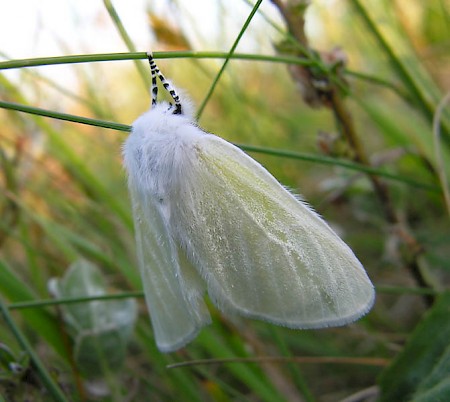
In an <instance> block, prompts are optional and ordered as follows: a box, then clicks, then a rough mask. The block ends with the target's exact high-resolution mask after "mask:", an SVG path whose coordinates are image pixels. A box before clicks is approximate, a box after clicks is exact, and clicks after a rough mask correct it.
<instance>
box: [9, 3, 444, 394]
mask: <svg viewBox="0 0 450 402" xmlns="http://www.w3.org/2000/svg"><path fill="white" fill-rule="evenodd" d="M183 3H184V4H183ZM237 3H239V6H240V7H241V6H243V5H244V6H246V7H247V8H245V7H241V9H242V10H244V11H245V12H243V13H242V15H241V14H239V13H237V14H234V13H233V12H232V9H231V8H232V7H233V6H232V5H231V3H229V2H218V3H217V4H218V7H219V8H218V9H219V10H220V13H219V14H218V15H216V16H214V18H217V21H218V24H217V28H216V29H217V31H216V33H217V32H219V33H220V35H215V36H214V38H215V41H213V40H212V39H211V41H210V42H208V40H209V38H201V39H202V41H199V38H198V35H197V36H196V35H195V24H196V23H197V24H198V23H201V21H200V22H198V21H197V22H195V20H194V19H192V15H190V14H189V11H188V9H189V7H187V5H186V3H185V2H171V3H170V4H171V5H170V7H169V8H170V15H169V16H167V13H166V14H164V13H162V12H161V11H160V10H158V9H157V8H154V7H153V6H152V4H150V3H149V5H148V9H147V16H148V19H149V28H151V30H150V31H151V32H150V33H149V37H148V39H147V41H148V47H147V48H145V49H136V48H135V47H134V45H133V42H134V40H133V39H134V38H132V37H131V36H129V35H128V34H127V30H128V27H127V26H126V24H122V23H121V20H120V13H118V12H117V11H116V10H115V9H114V8H113V4H111V3H110V1H107V0H105V1H104V6H105V10H107V12H108V13H107V14H106V13H105V15H109V18H110V20H109V21H108V24H113V26H115V27H116V28H117V32H118V35H120V37H121V38H122V40H123V42H124V44H125V46H126V50H125V51H126V52H127V53H121V54H119V53H118V52H119V51H120V52H123V51H124V50H123V49H124V48H123V47H122V48H121V49H120V50H119V51H118V52H117V53H108V54H89V55H88V54H86V55H80V56H73V57H72V56H69V55H70V54H73V52H71V51H70V49H71V43H65V42H64V41H63V40H61V42H60V46H61V52H60V54H62V55H63V56H62V57H60V58H52V57H50V58H46V59H19V60H12V61H9V60H8V57H7V55H4V60H5V61H2V62H0V69H1V70H2V73H0V106H1V107H2V108H3V110H0V116H1V122H2V124H1V131H0V165H1V171H0V185H1V192H0V211H1V221H0V307H1V310H2V317H3V318H2V320H1V321H0V322H1V326H0V391H1V394H2V395H3V398H4V399H5V400H11V401H21V400H27V401H41V400H42V401H44V400H45V401H47V400H50V399H52V398H53V399H55V400H59V401H69V400H70V401H72V400H74V401H88V400H89V401H90V400H104V401H143V400H164V401H166V400H167V401H169V400H177V401H183V400H186V401H231V400H239V401H241V400H243V401H244V400H258V401H336V400H346V401H357V400H376V399H377V398H379V399H380V400H384V401H394V400H395V401H400V400H414V401H435V400H445V399H446V398H448V397H449V396H450V380H449V378H450V376H449V373H450V363H449V362H450V347H449V342H448V340H449V339H450V319H449V318H450V313H449V311H450V293H449V291H448V285H449V278H450V275H449V273H450V262H449V261H450V260H449V254H450V248H449V246H448V244H449V240H450V230H449V212H450V202H449V200H448V199H447V200H446V199H445V192H446V188H447V186H448V181H447V179H446V175H448V173H449V170H450V163H449V158H450V153H449V151H450V149H449V146H450V113H449V112H448V108H446V105H445V99H444V98H445V96H446V93H448V90H449V88H450V76H449V74H448V72H449V58H450V52H449V49H450V39H449V38H450V10H449V8H448V3H446V2H445V1H444V0H430V1H427V2H424V1H421V0H409V1H406V0H404V1H402V0H395V1H376V2H375V1H367V0H366V1H363V0H341V1H325V0H317V1H313V2H312V3H313V4H312V5H311V6H310V7H303V8H302V7H298V6H297V7H290V5H292V3H294V2H292V3H291V2H289V1H285V2H281V1H273V2H269V1H267V2H265V4H263V6H262V7H261V8H260V9H259V10H257V7H255V6H254V4H252V3H251V2H237ZM258 3H259V2H258ZM258 3H257V4H256V6H259V4H258ZM297 3H298V2H297ZM4 7H5V6H3V8H4ZM165 11H167V9H166V10H165ZM252 12H256V14H255V16H254V17H253V18H248V19H247V16H249V15H250V16H251V13H252ZM302 21H305V22H306V28H305V29H306V31H305V30H304V29H303V26H302ZM102 23H104V21H103V22H102ZM247 23H248V24H247ZM193 32H194V33H193ZM305 32H306V33H305ZM239 33H240V34H241V36H240V35H238V34H239ZM74 35H75V36H76V35H77V33H76V32H74ZM212 37H213V36H212ZM217 38H219V39H217ZM236 38H239V39H240V40H239V44H240V45H239V46H241V45H242V46H244V48H243V49H244V50H245V49H250V50H251V53H252V56H249V55H246V53H245V52H244V51H241V47H239V46H238V47H237V48H234V46H233V44H236V45H237V44H238V42H237V40H236ZM31 40H32V38H30V41H31ZM335 46H339V47H340V50H337V49H334V50H333V48H334V47H335ZM205 49H207V50H208V51H205ZM210 49H213V50H214V52H212V51H210ZM230 49H231V50H232V52H231V53H233V54H231V53H230ZM312 49H313V50H314V51H313V50H312ZM0 50H1V49H0ZM148 50H152V51H154V55H155V58H156V59H157V62H158V64H159V67H160V68H161V70H162V71H163V72H164V73H165V75H166V76H168V77H170V78H171V79H172V80H173V81H174V82H175V83H176V84H177V86H179V87H182V88H185V90H186V93H187V94H189V95H190V96H191V97H192V99H193V101H194V102H195V103H196V104H197V105H198V106H199V108H198V110H199V111H201V112H202V113H201V118H200V124H201V126H202V127H203V128H205V129H206V130H208V131H211V132H213V133H215V134H218V135H220V136H222V137H223V138H225V139H227V140H229V141H232V142H235V143H238V144H241V145H244V144H245V146H243V148H244V149H246V150H248V152H250V154H251V155H252V156H253V157H254V158H255V159H257V160H258V161H260V162H261V163H263V164H264V165H265V166H266V167H267V168H268V170H269V171H270V172H272V173H273V174H274V176H276V177H277V178H278V179H279V180H280V181H281V182H282V183H283V184H285V185H287V186H289V187H291V188H293V189H295V190H296V191H297V190H298V192H299V193H301V194H302V196H304V198H305V199H307V200H308V202H309V203H310V204H311V205H312V206H313V207H314V208H315V209H316V210H318V211H319V212H320V213H321V214H322V215H323V216H324V217H325V219H326V220H327V221H328V222H329V223H330V224H331V225H332V226H333V227H335V228H336V230H337V231H338V232H339V233H340V234H341V236H342V237H343V238H344V239H345V241H346V242H347V243H348V244H349V245H350V246H351V247H352V248H353V250H354V251H355V253H356V255H357V256H358V257H359V258H360V260H361V261H362V263H363V265H364V266H365V268H366V270H367V271H368V273H369V276H370V277H371V278H372V280H373V282H374V283H375V285H376V287H377V301H376V305H375V307H374V309H373V310H372V311H371V312H370V314H368V315H367V316H366V317H364V318H363V319H362V320H360V321H358V322H357V323H355V324H352V325H349V326H346V327H343V328H333V329H326V330H317V331H294V330H288V329H285V328H279V327H275V326H273V325H269V324H266V323H262V322H256V321H239V322H230V321H228V320H226V319H225V318H224V317H223V316H221V314H220V313H219V312H217V311H216V310H214V309H213V308H211V310H212V314H213V320H214V322H213V324H212V325H211V326H210V327H208V328H206V329H204V330H203V331H202V332H201V334H200V336H199V337H198V338H197V339H196V340H195V341H193V342H192V343H191V344H190V345H188V346H187V347H186V348H185V349H183V350H181V351H179V352H177V353H173V354H169V355H165V354H161V353H160V352H159V351H158V350H157V349H156V347H155V344H154V341H153V334H152V329H151V325H150V321H149V319H148V315H147V312H146V309H145V306H144V303H143V298H142V293H141V283H140V278H139V274H138V271H137V267H136V258H135V246H134V239H133V227H132V218H131V208H130V205H129V200H128V194H127V189H126V183H125V175H124V172H123V169H122V166H121V156H120V152H121V144H122V142H123V140H124V138H125V137H126V135H127V133H126V131H127V130H129V124H131V122H132V121H133V120H134V119H135V118H136V117H137V116H138V115H139V114H141V113H142V112H143V111H145V110H146V109H147V108H148V106H149V96H148V94H147V88H148V83H149V74H150V72H149V68H148V65H147V64H146V61H145V60H144V61H141V60H140V59H144V58H145V54H144V53H143V52H145V51H148ZM194 50H195V51H194ZM200 50H202V52H200ZM90 53H95V52H90ZM97 53H101V52H97ZM64 55H65V56H64ZM43 56H48V55H43ZM227 57H229V59H228V58H227ZM245 58H246V59H247V60H243V59H245ZM115 60H125V61H122V62H119V61H115ZM96 61H104V62H102V63H96ZM224 61H225V62H227V63H226V65H225V68H224V70H223V74H222V75H219V70H220V68H221V67H222V66H223V63H224ZM80 63H82V64H80ZM51 64H63V65H65V66H66V67H67V66H69V65H70V68H71V76H72V77H75V81H76V84H75V85H73V83H71V82H67V84H64V83H61V82H59V81H58V80H56V79H52V77H51V76H50V77H49V75H48V74H47V75H44V74H43V72H44V71H46V69H51V68H57V67H52V66H50V65H51ZM29 66H36V67H33V68H29ZM37 66H40V67H37ZM11 69H14V71H15V73H16V74H15V75H11V74H9V72H10V70H11ZM51 71H57V70H51ZM305 74H306V78H305ZM218 78H220V79H219V80H218V81H217V85H215V86H214V85H213V83H214V82H215V81H216V80H217V79H218ZM299 84H302V89H301V90H299V89H298V86H299ZM308 85H311V87H310V88H309V89H308ZM305 86H306V88H305ZM308 91H309V92H308ZM208 93H210V94H211V97H210V98H209V99H208V96H207V94H208ZM308 94H312V95H314V96H316V98H315V100H313V101H312V100H311V99H310V98H308V99H307V101H306V102H305V100H304V98H307V96H306V95H308ZM302 98H303V99H302ZM206 100H208V102H205V101H206ZM14 110H16V111H14ZM62 113H65V114H62ZM39 115H44V116H50V117H53V118H48V117H42V116H39ZM85 118H87V120H86V119H85ZM89 119H90V120H89ZM67 120H69V121H67ZM70 120H72V121H75V123H74V122H71V121H70ZM99 126H100V127H99ZM74 298H75V299H74ZM99 298H100V299H101V298H104V299H105V298H109V299H113V300H110V301H104V300H101V301H100V300H97V299H99ZM94 299H95V300H96V301H92V300H94ZM74 300H78V303H73V302H74ZM135 301H136V302H135ZM136 303H137V304H136ZM136 307H138V308H137V309H136ZM268 357H271V359H269V358H268ZM242 358H248V360H245V359H244V361H242V360H240V359H242ZM228 359H229V360H228ZM198 360H200V361H198ZM179 362H191V364H189V365H187V366H184V367H178V368H168V365H170V364H174V363H179ZM345 398H347V399H345ZM439 398H440V399H439Z"/></svg>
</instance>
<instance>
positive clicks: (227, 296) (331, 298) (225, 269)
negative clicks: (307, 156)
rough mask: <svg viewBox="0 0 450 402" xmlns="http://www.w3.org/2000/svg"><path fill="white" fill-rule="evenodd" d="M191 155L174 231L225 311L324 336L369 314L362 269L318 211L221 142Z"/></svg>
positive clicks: (369, 290) (207, 143) (204, 143)
mask: <svg viewBox="0 0 450 402" xmlns="http://www.w3.org/2000/svg"><path fill="white" fill-rule="evenodd" d="M194 148H195V153H196V157H194V158H190V163H191V165H190V167H189V169H186V180H185V182H184V184H183V185H182V187H181V193H180V198H181V199H183V203H180V204H179V205H178V207H177V208H174V210H173V216H172V219H171V222H172V223H171V224H172V226H173V228H172V230H173V232H174V233H176V234H177V236H178V240H179V242H180V244H182V246H183V248H185V249H186V251H187V255H188V257H189V259H190V260H191V261H192V262H193V265H194V266H196V267H197V269H198V270H199V272H200V274H201V276H202V277H203V278H204V279H205V281H206V283H207V287H208V293H209V295H210V297H211V299H212V301H213V302H214V303H215V304H216V305H217V306H218V307H219V308H220V309H221V310H223V311H224V312H225V313H228V314H241V315H244V316H248V317H252V318H258V319H263V320H266V321H269V322H272V323H276V324H279V325H284V326H287V327H291V328H320V327H326V326H338V325H344V324H346V323H349V322H351V321H354V320H356V319H357V318H359V317H360V316H362V315H363V314H365V313H366V312H367V311H368V310H369V309H370V308H371V306H372V304H373V301H374V289H373V285H372V283H371V282H370V280H369V278H368V277H367V274H366V272H365V271H364V268H363V267H362V265H361V263H360V262H359V261H358V259H357V258H356V257H355V255H354V254H353V252H352V251H351V250H350V248H349V247H348V246H347V245H346V244H345V243H344V242H343V241H342V240H341V239H340V238H339V237H338V236H337V235H336V234H335V233H334V232H333V231H332V229H331V228H330V227H329V226H328V225H327V224H326V223H325V222H324V221H323V220H322V219H321V218H320V217H319V216H318V215H317V214H316V213H315V212H314V211H312V210H311V209H310V208H309V207H308V206H307V205H306V204H304V203H302V202H301V201H299V200H298V199H296V198H295V197H294V196H293V195H292V194H291V193H289V192H288V191H287V190H286V189H285V188H284V187H282V186H281V185H280V184H279V183H278V181H276V179H275V178H274V177H273V176H272V175H270V173H268V172H267V170H265V169H264V168H263V167H262V166H261V165H260V164H258V163H257V162H256V161H254V160H253V159H251V158H250V157H249V156H247V155H246V154H245V153H244V152H242V151H241V150H240V149H238V148H237V147H235V146H233V145H232V144H230V143H228V142H226V141H224V140H222V139H220V138H219V137H216V136H213V135H210V134H206V135H203V136H202V137H201V139H200V140H198V141H197V143H196V144H195V147H194Z"/></svg>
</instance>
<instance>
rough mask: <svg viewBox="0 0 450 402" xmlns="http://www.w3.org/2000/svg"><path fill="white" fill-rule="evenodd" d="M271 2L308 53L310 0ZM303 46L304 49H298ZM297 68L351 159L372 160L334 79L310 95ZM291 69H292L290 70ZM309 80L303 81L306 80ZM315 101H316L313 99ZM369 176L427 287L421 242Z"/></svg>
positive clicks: (307, 75) (406, 259)
mask: <svg viewBox="0 0 450 402" xmlns="http://www.w3.org/2000/svg"><path fill="white" fill-rule="evenodd" d="M271 1H272V3H273V4H274V5H275V6H276V7H277V8H278V9H279V11H280V13H281V15H282V16H283V18H284V20H285V23H286V25H287V27H288V30H289V34H290V35H291V36H292V37H293V38H295V40H296V41H297V42H298V43H299V44H300V46H299V51H298V55H299V56H302V57H309V56H310V47H309V43H308V39H307V37H306V34H305V30H304V27H305V18H304V15H305V10H306V8H307V6H308V5H309V0H284V1H283V0H271ZM300 49H304V50H300ZM295 68H296V69H298V71H296V72H293V74H292V75H293V76H294V79H295V80H297V81H301V82H299V84H300V87H301V88H303V89H304V93H302V95H303V97H304V99H305V101H306V103H307V104H309V105H310V106H312V107H314V106H317V103H315V105H313V104H312V102H310V99H312V98H313V99H318V98H320V99H321V105H320V106H325V107H327V108H330V109H331V110H332V111H333V114H334V116H335V118H336V120H337V121H338V123H339V125H340V128H341V132H342V134H343V135H344V136H345V138H346V140H347V142H348V144H349V146H350V147H351V150H352V153H353V155H354V160H355V161H356V162H359V163H361V164H363V165H366V166H370V165H371V163H370V161H369V158H368V156H367V154H366V152H365V149H364V147H363V145H362V144H361V141H360V139H359V136H358V134H357V132H356V129H355V125H354V123H353V119H352V117H351V113H350V111H349V110H348V107H347V105H346V104H345V102H344V99H343V95H342V93H341V91H340V90H339V88H338V87H337V85H336V84H335V83H333V82H331V80H330V82H329V87H328V88H327V89H326V93H325V94H324V93H321V94H318V95H311V93H306V91H311V88H314V87H315V85H314V82H311V80H313V76H312V74H311V72H310V70H309V67H306V66H295ZM291 71H292V70H291ZM308 80H309V81H310V82H306V81H308ZM316 102H317V101H316ZM369 179H370V181H371V183H372V186H373V189H374V192H375V194H376V195H377V198H378V200H379V202H380V205H381V207H382V209H383V214H384V216H385V219H386V221H387V222H388V224H389V226H390V227H391V228H392V231H393V233H394V234H395V235H396V236H397V237H398V239H399V240H400V242H401V244H403V245H405V246H406V250H405V251H406V255H404V256H403V263H404V264H405V266H406V267H407V269H408V270H409V272H410V273H411V275H412V276H413V277H414V278H415V280H416V282H417V284H418V285H419V286H424V287H426V286H427V284H426V281H425V280H424V278H423V275H422V274H421V271H420V260H419V259H420V256H421V254H422V253H423V248H422V246H421V245H420V244H419V243H418V241H417V240H416V239H415V238H414V236H413V235H412V234H411V233H410V232H409V230H408V229H407V225H406V223H405V222H403V221H402V220H401V219H400V218H399V215H398V213H397V211H396V210H395V208H394V206H393V203H392V199H391V196H390V193H389V189H388V187H387V185H386V184H385V183H384V182H383V181H382V180H380V178H379V177H377V176H375V175H370V174H369ZM425 299H426V300H425V301H426V303H427V304H428V305H430V304H431V303H432V301H433V299H432V297H429V296H425Z"/></svg>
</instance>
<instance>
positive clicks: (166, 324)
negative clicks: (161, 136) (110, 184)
mask: <svg viewBox="0 0 450 402" xmlns="http://www.w3.org/2000/svg"><path fill="white" fill-rule="evenodd" d="M129 188H130V193H131V200H132V204H133V217H134V224H135V232H136V243H137V253H138V263H139V268H140V271H141V276H142V283H143V286H144V293H145V300H146V302H147V306H148V309H149V311H150V317H151V321H152V325H153V330H154V333H155V339H156V343H157V345H158V348H159V349H160V350H161V351H163V352H170V351H174V350H176V349H179V348H180V347H182V346H184V345H185V344H186V343H188V342H190V341H191V340H192V339H193V338H195V336H196V335H197V333H198V332H199V330H200V329H201V328H202V327H203V326H204V325H207V324H209V323H210V315H209V312H208V310H207V307H206V305H205V304H204V301H203V300H202V294H203V289H202V288H203V287H204V286H202V285H201V279H200V278H199V277H198V274H197V272H196V271H195V269H194V268H193V267H192V266H191V264H190V263H189V262H188V261H187V259H186V258H185V256H183V253H182V252H181V250H180V249H179V247H178V246H177V245H176V244H175V242H174V241H173V239H172V237H171V236H170V233H169V232H168V225H167V220H166V217H165V213H164V208H166V206H164V205H163V204H162V203H160V202H159V201H158V200H157V199H156V198H155V197H154V196H151V195H150V194H149V192H148V191H145V190H144V189H143V188H142V186H140V187H137V186H136V184H135V183H134V182H133V177H132V176H130V178H129Z"/></svg>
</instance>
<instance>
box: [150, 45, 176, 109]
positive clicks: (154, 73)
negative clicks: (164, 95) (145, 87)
mask: <svg viewBox="0 0 450 402" xmlns="http://www.w3.org/2000/svg"><path fill="white" fill-rule="evenodd" d="M147 58H148V62H149V64H150V70H151V73H152V89H151V91H152V105H156V101H157V98H158V85H157V83H156V77H158V78H159V80H160V81H161V83H162V84H163V86H164V88H165V89H166V91H168V92H169V94H170V96H171V97H172V99H173V101H174V102H175V110H174V111H173V114H182V113H183V112H182V109H181V102H180V97H179V96H178V94H177V93H176V91H175V89H174V88H173V87H172V85H171V84H170V82H169V81H167V80H166V77H164V75H163V74H162V73H161V71H159V68H158V66H157V65H156V63H155V60H154V59H153V56H152V54H151V53H150V52H148V53H147ZM171 105H172V104H171Z"/></svg>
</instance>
